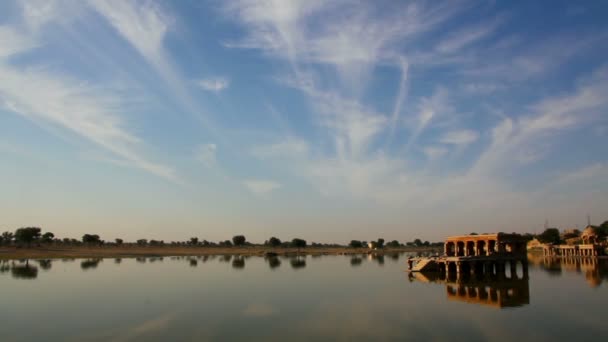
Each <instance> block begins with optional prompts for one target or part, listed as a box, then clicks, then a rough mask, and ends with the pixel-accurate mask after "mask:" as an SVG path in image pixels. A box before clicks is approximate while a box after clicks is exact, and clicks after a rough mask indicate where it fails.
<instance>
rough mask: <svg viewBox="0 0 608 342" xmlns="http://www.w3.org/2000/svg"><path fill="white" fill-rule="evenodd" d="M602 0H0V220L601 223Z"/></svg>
mask: <svg viewBox="0 0 608 342" xmlns="http://www.w3.org/2000/svg"><path fill="white" fill-rule="evenodd" d="M607 10H608V5H607V4H606V2H605V1H585V2H576V3H575V2H571V1H534V2H531V1H508V2H494V1H487V2H476V1H446V2H440V1H428V2H425V1H374V2H369V1H341V0H333V1H320V0H308V1H287V0H285V1H282V0H274V1H271V0H268V1H263V0H260V1H251V0H236V1H111V0H107V1H103V0H99V1H96V0H91V1H67V0H66V1H62V0H55V1H2V2H1V3H0V158H1V160H2V163H1V165H2V167H0V178H1V179H2V182H1V183H0V184H2V187H1V188H0V191H1V193H2V196H0V207H1V208H2V215H0V216H1V217H2V218H1V221H0V230H2V229H7V230H9V229H11V230H12V229H14V228H16V227H19V226H26V225H28V226H29V225H38V226H42V227H43V228H44V229H45V230H51V231H53V232H55V233H56V234H57V235H60V236H76V237H78V236H80V235H81V234H84V233H89V232H95V233H99V234H100V235H101V236H102V238H105V239H113V238H115V237H119V236H120V237H125V238H127V239H137V238H141V237H147V238H156V239H164V240H167V241H170V240H183V239H187V238H188V237H190V236H198V237H200V238H206V239H211V240H219V239H225V238H229V237H231V236H232V235H234V234H238V233H243V234H245V235H246V236H248V237H249V239H250V240H254V241H263V240H264V239H267V238H268V237H270V236H273V235H275V236H278V237H280V238H283V239H291V238H293V237H296V236H297V237H302V238H305V239H308V240H309V241H337V242H344V241H348V240H350V239H365V240H368V239H375V238H378V237H384V238H386V239H399V240H413V239H414V238H416V237H421V238H423V239H429V240H440V239H442V238H443V237H444V236H445V235H448V234H459V233H469V232H470V231H477V232H492V231H509V232H510V231H516V232H523V231H540V230H541V229H542V225H543V223H544V221H545V219H548V220H549V223H550V224H552V225H555V226H559V227H562V228H566V227H575V226H576V225H579V226H582V225H584V224H585V223H586V215H587V214H591V216H592V220H593V221H594V222H595V223H599V222H601V221H603V220H605V219H608V181H607V179H608V153H607V149H606V140H607V137H608V113H607V109H608V97H607V96H606V94H608V58H607V57H608V23H607V22H606V20H605V18H606V14H607V13H608V11H607Z"/></svg>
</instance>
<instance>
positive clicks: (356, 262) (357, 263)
mask: <svg viewBox="0 0 608 342" xmlns="http://www.w3.org/2000/svg"><path fill="white" fill-rule="evenodd" d="M362 263H363V259H362V258H360V257H358V256H355V257H352V258H350V265H351V266H360V265H361V264H362Z"/></svg>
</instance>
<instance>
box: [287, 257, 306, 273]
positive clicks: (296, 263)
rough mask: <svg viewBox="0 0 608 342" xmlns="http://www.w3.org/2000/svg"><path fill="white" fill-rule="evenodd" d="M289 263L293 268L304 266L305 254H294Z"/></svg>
mask: <svg viewBox="0 0 608 342" xmlns="http://www.w3.org/2000/svg"><path fill="white" fill-rule="evenodd" d="M289 263H290V264H291V268H293V269H294V270H297V269H300V268H305V267H306V256H296V257H292V258H291V259H289Z"/></svg>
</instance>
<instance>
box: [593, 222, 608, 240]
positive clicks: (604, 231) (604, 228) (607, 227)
mask: <svg viewBox="0 0 608 342" xmlns="http://www.w3.org/2000/svg"><path fill="white" fill-rule="evenodd" d="M595 231H596V232H597V234H598V235H599V236H600V237H606V236H608V221H604V223H602V224H600V225H599V226H598V227H597V229H596V230H595Z"/></svg>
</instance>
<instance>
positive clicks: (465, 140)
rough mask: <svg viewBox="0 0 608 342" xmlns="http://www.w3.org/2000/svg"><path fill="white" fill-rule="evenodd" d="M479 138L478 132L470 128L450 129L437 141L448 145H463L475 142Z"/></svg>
mask: <svg viewBox="0 0 608 342" xmlns="http://www.w3.org/2000/svg"><path fill="white" fill-rule="evenodd" d="M478 138H479V133H477V132H475V131H473V130H470V129H465V130H460V131H451V132H448V133H446V134H445V135H444V136H443V137H441V139H439V142H442V143H444V144H450V145H458V146H465V145H468V144H470V143H473V142H475V141H476V140H477V139H478Z"/></svg>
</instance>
